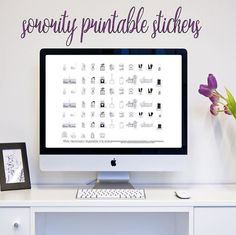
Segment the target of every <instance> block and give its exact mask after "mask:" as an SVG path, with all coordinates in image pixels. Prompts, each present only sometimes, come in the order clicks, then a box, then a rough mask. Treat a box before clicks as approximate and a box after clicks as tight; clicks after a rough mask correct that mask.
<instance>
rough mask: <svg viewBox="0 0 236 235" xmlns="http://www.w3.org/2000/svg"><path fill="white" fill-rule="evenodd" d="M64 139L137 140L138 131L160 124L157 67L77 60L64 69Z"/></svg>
mask: <svg viewBox="0 0 236 235" xmlns="http://www.w3.org/2000/svg"><path fill="white" fill-rule="evenodd" d="M62 70H63V74H64V77H63V81H62V83H63V96H64V97H65V98H64V102H63V123H62V138H63V139H64V141H67V140H68V138H69V139H70V140H74V141H76V142H81V141H97V140H99V141H104V140H108V141H117V142H119V141H123V140H124V138H123V139H122V140H120V139H119V138H118V137H117V134H115V133H116V132H115V130H119V131H124V132H126V133H127V134H128V133H129V134H128V135H127V138H129V140H130V141H132V137H133V139H134V141H135V140H136V141H137V131H140V130H141V131H142V132H143V131H145V130H148V129H149V130H150V129H151V130H152V131H153V130H155V131H160V130H162V128H163V125H162V123H161V119H162V103H161V94H162V79H161V70H162V68H161V66H159V65H157V64H152V63H147V64H144V63H138V64H131V63H130V64H125V63H100V64H96V63H88V64H85V63H81V64H79V65H77V64H75V65H70V66H68V65H64V66H63V68H62Z"/></svg>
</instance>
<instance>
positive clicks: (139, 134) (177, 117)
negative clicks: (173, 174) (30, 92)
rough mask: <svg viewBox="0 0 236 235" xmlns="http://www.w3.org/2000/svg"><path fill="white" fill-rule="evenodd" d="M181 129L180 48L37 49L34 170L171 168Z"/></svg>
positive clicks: (177, 163) (179, 161)
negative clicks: (37, 138) (37, 147)
mask: <svg viewBox="0 0 236 235" xmlns="http://www.w3.org/2000/svg"><path fill="white" fill-rule="evenodd" d="M187 132H188V131H187V51H186V50H185V49H134V48H132V49H42V50H41V51H40V168H41V169H42V170H44V171H96V172H98V173H101V174H100V176H102V177H104V180H109V179H111V180H114V179H113V176H114V178H116V177H117V175H120V173H121V174H122V175H123V176H121V178H122V177H124V178H126V177H127V175H128V174H123V173H124V172H126V173H128V172H131V171H174V170H178V169H180V168H181V167H182V166H183V165H184V164H185V162H186V160H187V158H188V157H187ZM106 172H107V173H108V174H106ZM110 173H112V174H110ZM119 177H120V176H118V178H119Z"/></svg>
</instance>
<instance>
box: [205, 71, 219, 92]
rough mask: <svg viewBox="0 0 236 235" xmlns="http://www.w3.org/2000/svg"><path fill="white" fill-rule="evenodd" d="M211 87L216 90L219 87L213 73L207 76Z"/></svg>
mask: <svg viewBox="0 0 236 235" xmlns="http://www.w3.org/2000/svg"><path fill="white" fill-rule="evenodd" d="M207 83H208V87H209V89H212V90H215V89H216V88H217V81H216V78H215V76H214V75H213V74H209V75H208V78H207Z"/></svg>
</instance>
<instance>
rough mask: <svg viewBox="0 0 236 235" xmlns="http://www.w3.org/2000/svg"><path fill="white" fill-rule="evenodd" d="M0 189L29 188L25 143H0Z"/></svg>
mask: <svg viewBox="0 0 236 235" xmlns="http://www.w3.org/2000/svg"><path fill="white" fill-rule="evenodd" d="M0 184H1V191H5V190H18V189H30V188H31V183H30V174H29V166H28V159H27V151H26V144H25V143H0Z"/></svg>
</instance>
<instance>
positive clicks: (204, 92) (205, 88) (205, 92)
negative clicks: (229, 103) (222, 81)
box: [198, 85, 212, 97]
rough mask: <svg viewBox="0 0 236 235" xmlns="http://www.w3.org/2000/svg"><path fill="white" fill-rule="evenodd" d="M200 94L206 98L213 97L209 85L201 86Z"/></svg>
mask: <svg viewBox="0 0 236 235" xmlns="http://www.w3.org/2000/svg"><path fill="white" fill-rule="evenodd" d="M198 92H199V93H200V94H201V95H204V96H206V97H211V96H212V91H211V89H209V87H208V86H207V85H200V87H199V90H198Z"/></svg>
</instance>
